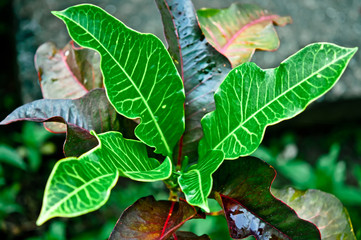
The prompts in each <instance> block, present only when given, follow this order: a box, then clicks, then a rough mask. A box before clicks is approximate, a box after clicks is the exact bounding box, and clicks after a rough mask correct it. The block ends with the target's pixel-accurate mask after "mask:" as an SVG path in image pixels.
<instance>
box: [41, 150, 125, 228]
mask: <svg viewBox="0 0 361 240" xmlns="http://www.w3.org/2000/svg"><path fill="white" fill-rule="evenodd" d="M117 180H118V171H116V170H115V171H113V172H107V171H104V168H102V166H101V164H99V162H96V161H89V160H88V159H86V156H84V157H83V158H80V159H79V160H78V159H76V158H67V159H63V160H60V161H58V162H57V163H56V165H55V166H54V168H53V171H52V173H51V175H50V177H49V180H48V183H47V185H46V188H45V192H44V200H43V206H42V209H41V212H40V216H39V218H38V220H37V222H36V224H37V225H41V224H43V223H44V222H45V221H47V220H48V219H50V218H53V217H75V216H79V215H82V214H85V213H88V212H91V211H94V210H96V209H98V208H100V207H101V206H102V205H104V204H105V203H106V201H107V200H108V198H109V195H110V190H111V188H113V186H114V185H115V184H116V182H117Z"/></svg>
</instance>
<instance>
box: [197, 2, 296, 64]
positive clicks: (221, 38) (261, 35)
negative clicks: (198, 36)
mask: <svg viewBox="0 0 361 240" xmlns="http://www.w3.org/2000/svg"><path fill="white" fill-rule="evenodd" d="M197 13H198V19H199V23H200V24H201V27H202V30H203V32H204V34H205V36H206V38H207V39H208V41H209V42H210V43H211V44H212V46H214V47H215V48H216V49H217V50H218V51H219V52H220V53H222V54H223V55H225V56H226V57H227V58H228V59H229V60H230V61H231V63H232V65H233V67H236V66H238V65H239V64H241V63H244V62H248V61H249V60H250V59H251V57H252V55H253V54H254V52H255V50H256V49H260V50H267V51H273V50H276V49H277V48H278V46H279V44H280V41H279V39H278V36H277V33H276V30H275V29H274V27H273V24H276V25H279V26H285V25H286V24H288V23H291V22H292V19H291V18H290V17H280V16H278V15H275V14H272V13H270V12H268V11H267V10H264V9H262V8H260V7H258V6H257V5H253V4H238V3H234V4H232V5H231V6H230V7H229V8H226V9H200V10H198V11H197Z"/></svg>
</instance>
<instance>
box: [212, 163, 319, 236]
mask: <svg viewBox="0 0 361 240" xmlns="http://www.w3.org/2000/svg"><path fill="white" fill-rule="evenodd" d="M275 177H276V171H275V170H274V168H273V167H272V166H270V165H268V164H267V163H265V162H263V161H261V160H259V159H257V158H252V157H247V158H239V159H237V160H233V161H225V162H224V163H223V164H222V166H221V167H220V168H219V169H218V171H217V172H216V173H215V174H214V175H213V179H214V188H213V190H214V191H215V192H216V193H215V195H216V198H217V200H218V201H219V202H220V204H221V205H222V206H223V209H224V212H225V215H226V218H227V222H228V227H229V231H230V234H231V237H232V238H235V239H241V238H244V237H247V236H250V235H253V236H255V237H256V238H257V239H267V240H268V239H293V240H304V239H321V238H320V232H319V230H318V229H317V227H316V226H315V225H314V224H312V223H310V222H308V221H305V220H302V219H300V218H299V217H298V216H297V214H296V212H295V211H294V210H292V209H291V208H290V207H289V206H287V205H286V204H285V203H283V202H282V201H280V200H278V199H277V198H275V197H274V196H273V195H272V194H271V192H270V187H271V184H272V182H273V180H274V178H275Z"/></svg>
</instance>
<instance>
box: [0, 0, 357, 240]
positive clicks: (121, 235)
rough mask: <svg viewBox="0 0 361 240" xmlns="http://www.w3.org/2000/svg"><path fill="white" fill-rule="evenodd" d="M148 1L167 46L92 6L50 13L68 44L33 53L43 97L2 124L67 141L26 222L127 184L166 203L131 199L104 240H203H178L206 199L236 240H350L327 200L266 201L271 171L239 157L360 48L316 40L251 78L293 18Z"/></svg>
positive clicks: (183, 1)
mask: <svg viewBox="0 0 361 240" xmlns="http://www.w3.org/2000/svg"><path fill="white" fill-rule="evenodd" d="M155 2H156V4H157V6H158V8H159V11H160V14H161V16H162V20H163V24H164V31H165V37H166V40H167V43H168V48H166V47H165V46H164V45H163V43H162V42H161V40H159V39H158V38H157V37H156V36H154V35H152V34H143V33H139V32H137V31H135V30H133V29H130V28H128V27H127V26H125V25H124V24H123V23H122V22H120V21H119V20H117V19H116V18H114V17H112V16H110V15H109V14H108V13H106V12H105V11H104V10H102V9H101V8H99V7H97V6H93V5H88V4H83V5H77V6H73V7H70V8H68V9H66V10H64V11H56V12H53V14H54V15H55V16H56V17H58V18H60V19H61V20H63V21H64V23H65V24H66V27H67V29H68V31H69V34H70V36H71V38H72V39H73V41H72V42H71V43H69V44H68V45H66V46H65V48H63V49H57V48H56V46H55V45H54V44H51V43H46V44H44V45H42V46H41V47H40V48H39V49H38V51H37V53H36V58H35V60H36V67H37V71H38V73H39V79H40V85H41V87H42V92H43V96H44V99H41V100H37V101H34V102H31V103H28V104H25V105H23V106H21V107H19V108H18V109H16V110H15V111H13V112H12V113H11V114H10V115H9V116H8V117H6V119H4V120H3V121H2V122H1V124H9V123H11V122H15V121H21V120H30V121H35V122H44V124H45V127H46V128H47V129H49V130H50V131H52V132H66V141H65V144H64V154H65V156H66V158H64V159H61V160H59V161H58V162H57V163H56V165H55V166H54V168H53V170H52V172H51V174H50V177H49V180H48V182H47V185H46V188H45V192H44V199H43V206H42V210H41V213H40V216H39V218H38V220H37V224H38V225H41V224H43V223H44V222H46V221H47V220H49V219H51V218H53V217H75V216H79V215H82V214H85V213H89V212H91V211H94V210H96V209H98V208H100V207H101V206H102V205H104V204H105V203H106V202H107V200H108V198H109V195H110V191H111V189H112V188H113V187H114V185H115V184H116V183H117V181H118V178H119V177H125V178H130V179H133V180H135V181H143V182H151V181H163V182H164V183H165V185H166V186H167V188H168V189H169V192H170V194H169V196H170V197H169V199H168V200H159V201H157V200H155V199H154V198H153V197H152V196H149V197H145V198H141V199H139V200H138V201H136V202H135V203H134V204H133V205H132V206H130V207H129V208H128V209H126V210H125V211H124V212H123V213H122V214H121V216H120V218H119V220H118V222H117V224H116V225H115V228H114V230H113V232H112V233H111V234H110V239H112V240H114V239H144V240H146V239H209V237H208V236H206V235H203V236H197V235H195V234H194V233H190V232H182V231H177V230H178V229H179V228H180V227H181V226H182V225H183V224H184V223H185V222H186V221H188V220H190V219H193V218H205V217H206V216H207V215H209V214H208V212H209V211H210V208H209V204H208V199H209V198H213V199H216V200H217V201H218V203H219V204H220V206H221V207H222V211H221V214H223V215H224V216H225V218H226V220H227V222H228V228H229V234H230V237H231V238H234V239H241V238H245V237H247V236H251V235H253V236H254V237H255V238H256V239H295V240H296V239H300V240H305V239H308V240H311V239H321V238H322V239H355V236H354V233H353V229H352V226H351V223H350V221H349V218H348V215H347V211H346V210H345V209H344V208H343V206H342V204H340V202H339V201H338V200H337V199H336V198H335V197H333V196H331V195H329V194H327V193H323V192H320V191H318V190H308V191H306V192H302V191H298V190H295V189H292V188H290V189H283V190H276V189H272V190H271V184H272V182H273V180H274V178H275V176H276V172H275V169H274V168H273V167H272V166H270V165H268V164H267V163H265V162H264V161H262V160H260V159H257V158H254V157H247V156H249V155H251V154H252V153H253V152H254V151H255V150H256V149H257V148H258V146H259V145H260V143H261V141H262V138H263V135H264V133H265V129H266V127H267V126H269V125H273V124H276V123H278V122H280V121H283V120H285V119H289V118H292V117H294V116H295V115H297V114H299V113H300V112H302V111H303V110H304V109H305V108H306V106H307V105H309V104H310V103H311V102H313V101H315V100H316V99H317V98H319V97H320V96H322V95H323V94H324V93H326V92H327V91H328V90H329V89H331V88H332V86H333V85H335V83H336V82H337V80H338V79H339V78H340V76H341V75H342V73H343V71H344V70H345V68H346V66H347V64H348V62H349V61H350V59H351V58H352V56H353V55H354V54H355V52H356V50H357V49H355V48H344V47H340V46H337V45H334V44H330V43H315V44H311V45H308V46H306V47H305V48H303V49H302V50H300V51H298V52H296V53H295V54H294V55H292V56H290V57H289V58H287V59H286V60H284V61H283V62H282V63H281V64H280V65H279V67H277V68H273V69H261V68H259V67H258V66H257V65H256V64H255V63H252V62H249V60H250V59H251V57H252V55H253V53H254V52H255V50H256V49H261V50H275V49H277V48H278V45H279V39H278V37H277V34H276V32H275V29H274V26H273V25H274V24H276V25H280V26H284V25H286V24H288V23H290V22H291V19H290V17H281V16H278V15H275V14H273V13H270V12H268V11H266V10H264V9H262V8H259V7H258V6H255V5H240V4H233V5H231V6H230V7H229V8H227V9H201V10H199V11H198V12H196V11H195V10H194V8H193V5H192V2H191V0H156V1H155ZM76 44H77V46H76ZM295 174H297V173H295ZM126 191H127V190H126V189H124V192H125V194H126ZM225 238H226V236H225Z"/></svg>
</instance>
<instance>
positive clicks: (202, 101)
mask: <svg viewBox="0 0 361 240" xmlns="http://www.w3.org/2000/svg"><path fill="white" fill-rule="evenodd" d="M156 3H157V5H158V8H159V10H160V12H161V15H162V20H163V24H164V31H165V36H166V39H167V42H168V44H169V52H170V54H171V56H172V58H173V59H174V62H175V64H176V66H177V68H178V71H179V73H180V75H181V77H182V79H183V82H184V87H185V92H186V102H185V114H186V129H185V133H184V136H183V139H182V140H181V141H180V143H179V150H178V152H179V153H180V155H179V157H180V158H183V157H184V156H185V155H187V156H189V157H190V159H191V161H194V160H195V159H196V157H197V148H198V142H199V140H200V139H201V138H202V136H203V132H202V128H201V124H200V120H201V118H202V117H203V116H204V115H205V114H206V113H208V112H210V111H213V110H214V99H213V94H214V92H215V90H216V89H217V88H218V86H219V85H220V83H221V82H222V80H223V79H224V77H225V76H226V74H227V73H228V72H229V71H230V70H231V64H230V62H229V61H228V60H227V58H226V57H224V56H223V55H222V54H220V53H219V52H218V51H217V50H215V49H214V48H213V47H212V46H211V45H210V44H209V43H208V42H207V40H206V39H205V36H204V35H203V33H202V31H201V29H200V28H199V23H198V20H197V16H196V13H195V10H194V7H193V5H192V2H191V1H190V0H156Z"/></svg>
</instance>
